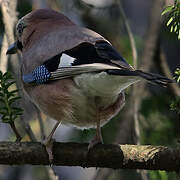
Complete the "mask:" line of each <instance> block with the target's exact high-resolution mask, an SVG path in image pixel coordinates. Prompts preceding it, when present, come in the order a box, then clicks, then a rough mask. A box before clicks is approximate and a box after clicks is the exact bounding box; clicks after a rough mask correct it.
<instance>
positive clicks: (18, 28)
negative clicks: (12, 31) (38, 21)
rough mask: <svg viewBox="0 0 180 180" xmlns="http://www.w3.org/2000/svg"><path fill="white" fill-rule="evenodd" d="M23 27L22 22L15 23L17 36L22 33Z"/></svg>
mask: <svg viewBox="0 0 180 180" xmlns="http://www.w3.org/2000/svg"><path fill="white" fill-rule="evenodd" d="M23 29H24V26H23V24H22V23H19V24H18V25H17V33H18V35H19V36H21V35H22V33H23Z"/></svg>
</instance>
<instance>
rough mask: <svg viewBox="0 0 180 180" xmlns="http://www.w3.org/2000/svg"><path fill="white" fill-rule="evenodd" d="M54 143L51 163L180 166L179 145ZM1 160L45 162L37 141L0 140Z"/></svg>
mask: <svg viewBox="0 0 180 180" xmlns="http://www.w3.org/2000/svg"><path fill="white" fill-rule="evenodd" d="M87 152H88V144H80V143H58V142H55V143H54V147H53V154H54V162H53V164H54V165H60V166H81V167H106V168H113V169H120V168H121V169H147V170H166V171H179V170H180V149H172V148H168V147H164V146H151V145H146V146H143V145H141V146H140V145H118V144H117V145H115V144H114V145H113V144H109V145H105V144H99V145H97V146H96V147H94V148H93V149H92V150H91V151H90V152H89V153H88V154H87ZM0 164H6V165H22V164H32V165H48V164H49V160H48V154H47V152H46V149H45V146H44V145H42V144H41V143H38V142H23V143H12V142H0Z"/></svg>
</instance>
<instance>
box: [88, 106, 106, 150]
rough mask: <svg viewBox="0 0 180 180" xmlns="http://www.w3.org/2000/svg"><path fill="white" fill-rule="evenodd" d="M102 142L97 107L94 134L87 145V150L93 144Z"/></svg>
mask: <svg viewBox="0 0 180 180" xmlns="http://www.w3.org/2000/svg"><path fill="white" fill-rule="evenodd" d="M100 143H101V144H102V143H103V139H102V134H101V126H100V113H99V110H98V108H97V127H96V135H95V136H94V138H93V139H92V140H91V141H90V143H89V146H88V151H89V150H90V149H92V148H93V147H94V146H95V145H97V144H100Z"/></svg>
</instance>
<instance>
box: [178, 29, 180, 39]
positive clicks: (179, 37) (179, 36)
mask: <svg viewBox="0 0 180 180" xmlns="http://www.w3.org/2000/svg"><path fill="white" fill-rule="evenodd" d="M178 39H180V29H179V34H178Z"/></svg>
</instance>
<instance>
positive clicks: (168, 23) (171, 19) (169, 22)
mask: <svg viewBox="0 0 180 180" xmlns="http://www.w3.org/2000/svg"><path fill="white" fill-rule="evenodd" d="M172 21H173V17H171V18H170V19H169V21H168V22H167V26H169V25H170V24H171V22H172Z"/></svg>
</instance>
